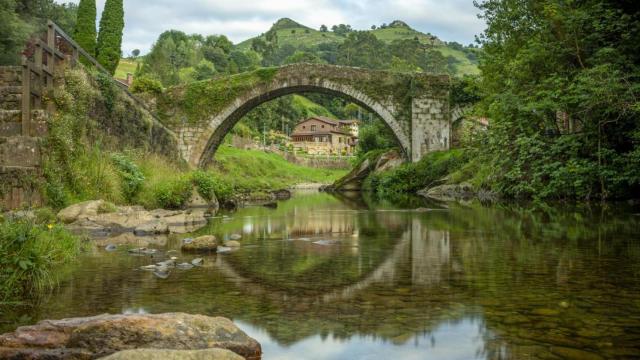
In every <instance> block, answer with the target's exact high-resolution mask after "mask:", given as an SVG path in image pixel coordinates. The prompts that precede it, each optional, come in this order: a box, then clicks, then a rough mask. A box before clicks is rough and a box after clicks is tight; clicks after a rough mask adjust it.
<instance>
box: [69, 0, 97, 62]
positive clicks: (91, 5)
mask: <svg viewBox="0 0 640 360" xmlns="http://www.w3.org/2000/svg"><path fill="white" fill-rule="evenodd" d="M74 39H75V40H76V42H77V43H78V45H80V46H81V47H82V48H83V49H84V50H86V51H87V52H88V53H89V54H90V55H91V56H95V55H96V0H80V4H79V5H78V15H77V21H76V31H75V34H74Z"/></svg>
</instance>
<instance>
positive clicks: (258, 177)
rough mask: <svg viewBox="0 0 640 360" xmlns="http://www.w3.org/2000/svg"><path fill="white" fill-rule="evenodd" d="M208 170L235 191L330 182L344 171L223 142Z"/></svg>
mask: <svg viewBox="0 0 640 360" xmlns="http://www.w3.org/2000/svg"><path fill="white" fill-rule="evenodd" d="M214 159H215V160H216V164H215V165H214V169H212V170H211V172H212V173H214V174H216V175H219V176H220V177H221V178H222V179H224V181H226V182H229V183H231V185H232V186H233V187H234V188H235V189H237V190H246V191H261V190H263V191H264V190H272V189H279V188H286V187H289V186H291V185H295V184H300V183H324V184H330V183H332V182H334V181H335V180H337V179H339V178H340V177H342V176H344V175H345V174H346V173H347V170H331V169H316V168H308V167H304V166H300V165H296V164H292V163H290V162H288V161H287V160H285V159H284V158H283V157H282V156H280V155H277V154H273V153H266V152H263V151H259V150H242V149H238V148H234V147H231V146H229V145H226V144H223V145H222V146H220V148H219V149H218V151H217V152H216V154H215V157H214Z"/></svg>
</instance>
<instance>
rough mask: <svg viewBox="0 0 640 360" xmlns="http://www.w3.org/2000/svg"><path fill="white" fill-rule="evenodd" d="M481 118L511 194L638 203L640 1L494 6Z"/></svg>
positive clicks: (501, 182)
mask: <svg viewBox="0 0 640 360" xmlns="http://www.w3.org/2000/svg"><path fill="white" fill-rule="evenodd" d="M477 6H478V7H479V8H480V9H481V10H482V11H483V17H484V19H485V20H486V22H487V25H488V26H487V29H486V30H485V31H484V33H483V34H482V35H481V36H480V37H479V41H480V43H481V45H482V47H483V49H484V55H483V61H482V63H481V65H480V68H481V70H482V77H481V82H480V92H481V93H482V94H483V95H484V96H483V100H482V101H481V103H480V106H479V108H478V112H481V113H482V114H484V115H486V116H488V117H489V118H490V119H491V127H490V133H489V135H490V136H489V138H488V142H487V146H486V148H485V149H484V152H485V153H488V154H489V159H488V161H483V162H484V163H485V164H490V166H491V167H492V168H491V169H490V171H491V173H492V174H495V180H494V181H495V183H496V184H495V186H496V188H499V189H500V190H501V191H502V192H503V193H504V194H506V195H509V196H519V197H532V196H533V197H539V198H582V199H585V198H594V197H600V198H608V197H609V198H610V197H629V196H630V195H631V194H634V193H635V194H637V193H639V192H640V177H639V176H638V174H640V142H639V140H640V122H638V118H640V106H639V105H638V104H639V103H640V80H639V79H640V42H638V40H637V39H639V38H640V9H639V7H638V4H637V2H631V1H617V0H584V1H552V0H541V1H535V2H526V1H525V2H523V1H504V0H500V1H499V0H485V1H482V2H480V3H478V4H477Z"/></svg>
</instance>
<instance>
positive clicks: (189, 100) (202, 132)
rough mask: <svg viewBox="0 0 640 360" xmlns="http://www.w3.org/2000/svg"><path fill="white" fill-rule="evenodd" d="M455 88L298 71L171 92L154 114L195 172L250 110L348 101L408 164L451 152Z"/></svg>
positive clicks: (386, 75)
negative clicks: (303, 98) (377, 122)
mask: <svg viewBox="0 0 640 360" xmlns="http://www.w3.org/2000/svg"><path fill="white" fill-rule="evenodd" d="M449 87H450V80H449V77H448V76H446V75H428V74H403V73H395V72H389V71H378V70H368V69H361V68H352V67H343V66H334V65H318V64H293V65H287V66H282V67H278V68H264V69H258V70H255V71H252V72H247V73H241V74H236V75H232V76H225V77H219V78H214V79H212V80H205V81H200V82H196V83H192V84H187V85H182V86H177V87H173V88H170V89H168V91H167V92H166V93H165V95H164V96H163V97H162V98H161V99H159V100H158V102H157V104H156V106H157V113H158V115H159V116H160V117H161V118H164V120H165V122H166V123H168V124H171V127H172V128H173V129H174V131H175V132H176V134H177V135H178V142H179V147H180V152H181V155H182V157H183V158H184V159H185V160H186V161H187V162H188V163H189V164H190V165H192V166H194V167H196V166H197V167H203V166H206V165H207V164H208V163H209V162H210V161H211V160H212V158H213V154H214V153H215V151H216V149H217V148H218V146H219V145H220V144H221V143H222V141H223V139H224V136H225V135H226V134H227V133H228V132H229V131H230V130H231V128H233V126H234V125H235V124H236V123H237V122H238V121H239V120H240V119H241V118H242V117H243V116H244V115H245V114H247V113H248V112H249V111H250V110H251V109H253V108H255V107H256V106H258V105H260V104H262V103H264V102H267V101H270V100H273V99H276V98H278V97H280V96H284V95H288V94H293V93H305V92H320V93H326V94H330V95H334V96H339V97H343V98H346V99H348V100H349V101H352V102H354V103H356V104H358V105H360V106H362V107H364V108H366V109H368V110H369V111H371V112H373V113H375V114H377V115H378V116H379V117H380V118H381V119H382V120H383V121H384V122H385V124H386V125H387V126H388V127H389V128H390V129H391V131H392V132H393V134H394V135H395V137H396V139H397V141H398V143H399V144H400V146H401V147H402V149H403V151H404V153H405V155H406V157H407V158H408V159H410V160H412V161H418V160H420V159H421V158H422V156H423V155H424V154H426V153H428V152H430V151H437V150H447V149H449V146H450V141H451V121H450V114H449Z"/></svg>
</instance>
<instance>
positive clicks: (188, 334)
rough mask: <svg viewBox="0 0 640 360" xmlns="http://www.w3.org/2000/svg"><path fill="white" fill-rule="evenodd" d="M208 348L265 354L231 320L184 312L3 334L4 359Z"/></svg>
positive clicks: (77, 321) (61, 323)
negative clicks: (140, 350)
mask: <svg viewBox="0 0 640 360" xmlns="http://www.w3.org/2000/svg"><path fill="white" fill-rule="evenodd" d="M210 348H220V349H227V350H230V351H233V352H234V353H236V354H238V355H240V356H242V357H244V358H246V359H259V358H260V356H261V353H262V350H261V348H260V344H259V343H258V342H257V341H256V340H254V339H253V338H251V337H249V336H248V335H247V334H246V333H244V332H243V331H242V330H240V329H239V328H238V327H237V326H235V325H234V324H233V322H231V320H229V319H227V318H223V317H209V316H203V315H189V314H184V313H167V314H156V315H152V314H131V315H109V314H104V315H98V316H93V317H86V318H71V319H63V320H44V321H41V322H39V323H38V324H36V325H32V326H23V327H19V328H18V329H17V330H16V331H15V332H12V333H8V334H4V335H0V358H2V359H95V358H99V357H103V356H107V355H111V354H113V353H116V352H118V351H122V350H133V349H170V350H202V349H210ZM161 358H164V357H161Z"/></svg>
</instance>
